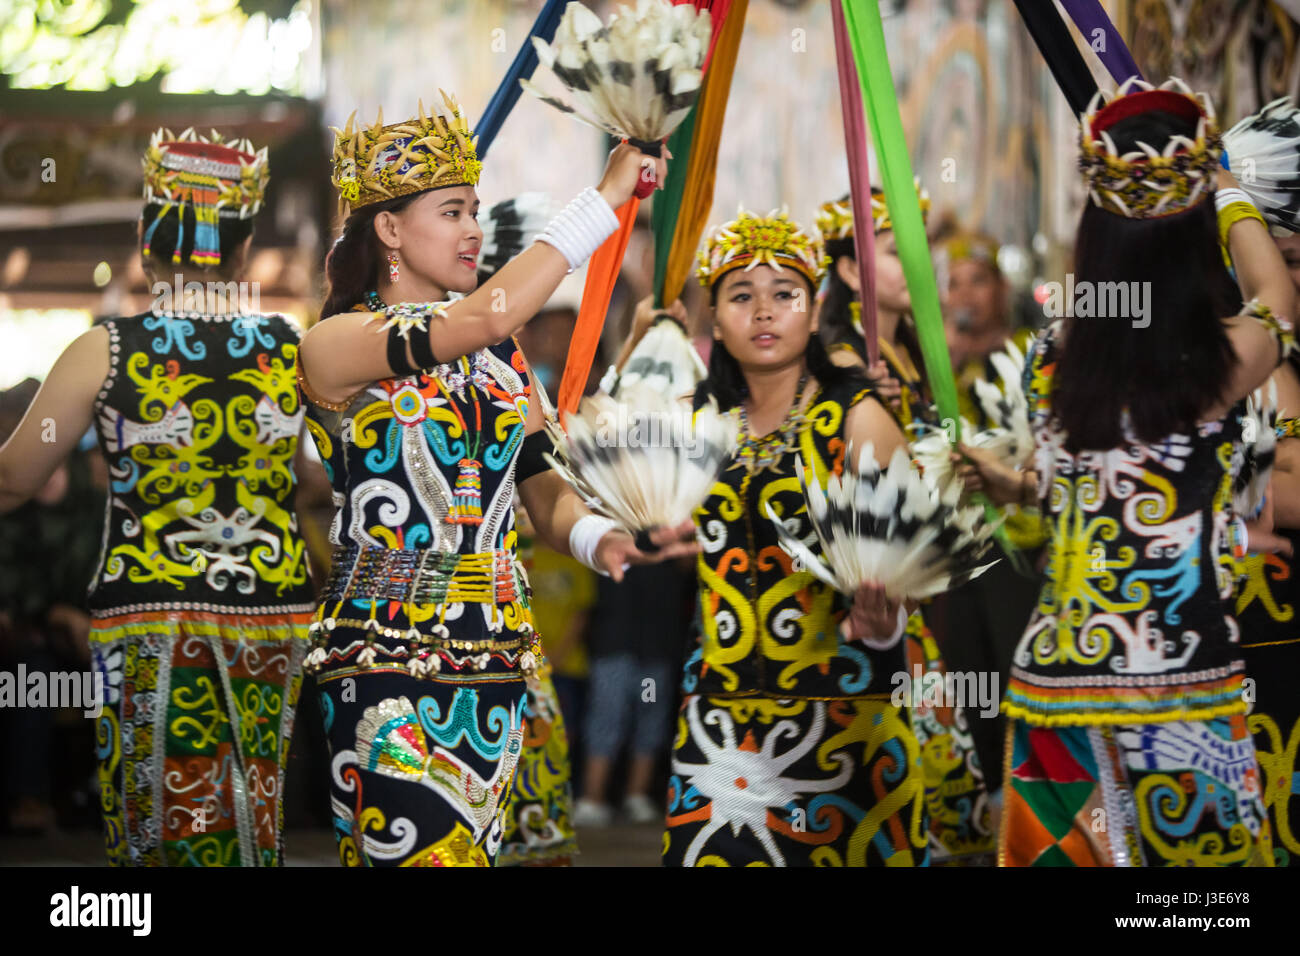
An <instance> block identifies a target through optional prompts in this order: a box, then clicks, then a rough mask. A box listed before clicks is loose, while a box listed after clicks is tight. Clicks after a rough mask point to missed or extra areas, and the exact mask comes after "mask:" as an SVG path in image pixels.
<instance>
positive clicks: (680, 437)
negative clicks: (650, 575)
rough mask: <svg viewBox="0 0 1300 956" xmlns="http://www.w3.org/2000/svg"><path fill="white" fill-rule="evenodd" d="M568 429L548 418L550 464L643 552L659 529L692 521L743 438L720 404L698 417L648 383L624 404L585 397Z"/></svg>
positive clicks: (625, 395) (629, 391)
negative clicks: (650, 535)
mask: <svg viewBox="0 0 1300 956" xmlns="http://www.w3.org/2000/svg"><path fill="white" fill-rule="evenodd" d="M564 426H565V427H564V428H561V427H560V426H559V423H558V422H556V421H554V420H550V419H548V421H547V430H548V431H549V433H550V436H551V441H552V442H553V443H554V445H555V454H554V455H547V456H546V460H547V461H548V462H549V463H550V465H551V466H552V467H553V468H554V469H555V470H556V471H557V472H559V474H560V476H561V477H563V478H564V480H565V481H567V482H568V483H569V484H570V485H572V486H573V488H574V489H575V490H576V491H577V492H578V493H579V494H580V495H582V496H583V497H584V498H585V499H586V500H587V502H588V504H589V505H590V506H591V507H592V508H593V509H594V510H597V511H600V512H601V513H603V514H605V515H608V516H609V517H610V518H613V519H614V520H615V521H616V522H618V523H619V524H620V525H621V526H622V527H623V528H624V529H625V530H626V531H628V532H629V533H630V534H632V535H634V536H636V537H637V540H638V545H639V546H641V547H642V548H643V549H644V548H645V547H646V546H647V535H648V533H649V532H650V531H651V530H652V529H654V528H660V527H677V526H678V525H680V524H682V523H683V522H684V521H688V520H690V518H691V515H692V514H693V513H694V512H695V509H696V508H698V507H699V506H700V505H701V504H703V502H704V500H705V499H706V498H707V497H708V495H709V490H710V489H711V488H712V487H713V484H714V482H716V481H717V479H718V475H719V473H720V472H721V471H722V469H723V467H724V466H725V465H726V463H727V462H728V461H729V460H730V459H731V457H732V455H733V454H735V451H736V444H737V435H738V431H739V426H738V424H737V420H736V416H735V413H734V412H728V413H726V414H723V413H720V412H719V411H718V407H717V403H716V402H710V404H708V405H706V406H704V407H703V408H701V409H700V410H699V411H697V412H695V413H694V415H692V413H691V407H690V405H689V404H687V403H685V402H681V401H678V400H677V399H676V398H675V397H673V396H671V395H667V394H665V393H663V392H660V391H658V390H657V389H655V388H651V387H649V386H647V385H646V384H645V383H641V384H637V385H634V386H631V387H628V388H625V389H622V390H621V391H620V397H619V398H618V399H613V398H610V397H609V396H608V395H604V394H601V393H599V392H598V393H597V394H595V395H594V396H591V397H588V398H584V399H583V400H582V403H581V404H580V405H579V406H578V411H577V413H576V414H572V413H570V414H567V415H565V417H564ZM650 547H653V546H650Z"/></svg>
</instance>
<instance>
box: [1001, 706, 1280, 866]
mask: <svg viewBox="0 0 1300 956" xmlns="http://www.w3.org/2000/svg"><path fill="white" fill-rule="evenodd" d="M1006 767H1007V771H1006V776H1005V777H1004V781H1005V782H1004V784H1003V812H1002V826H1001V830H1000V833H999V845H998V864H999V865H1000V866H1272V865H1273V852H1272V837H1271V833H1270V829H1269V824H1268V818H1267V817H1266V816H1265V813H1264V804H1263V801H1262V800H1261V788H1260V777H1259V766H1258V764H1257V763H1256V759H1255V747H1254V744H1253V743H1252V742H1251V737H1250V733H1249V731H1248V730H1247V728H1246V719H1245V717H1243V716H1240V715H1235V716H1232V717H1218V718H1215V719H1212V720H1204V721H1169V722H1164V723H1154V724H1108V725H1092V726H1084V727H1079V726H1076V727H1036V726H1031V725H1029V724H1027V723H1025V722H1024V721H1022V720H1012V721H1011V722H1010V725H1009V726H1008V728H1007V750H1006Z"/></svg>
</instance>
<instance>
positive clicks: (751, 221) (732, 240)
mask: <svg viewBox="0 0 1300 956" xmlns="http://www.w3.org/2000/svg"><path fill="white" fill-rule="evenodd" d="M829 263H830V258H829V257H828V256H827V255H826V253H825V251H824V249H823V246H822V239H821V235H820V234H819V233H818V232H817V230H816V229H814V230H813V232H812V234H811V235H809V234H808V233H806V232H804V231H803V229H802V228H801V227H800V226H799V224H798V223H797V222H793V221H792V220H791V219H790V217H789V216H788V215H787V214H786V210H785V209H781V210H776V209H773V210H772V211H771V212H770V213H768V214H767V215H766V216H756V215H754V214H753V213H751V212H746V211H745V209H744V207H743V206H742V207H741V208H740V209H739V211H738V213H737V218H735V219H734V220H732V221H731V222H729V223H727V224H725V225H722V226H718V227H717V228H716V229H714V231H713V233H712V234H711V235H710V236H709V238H708V239H707V240H706V241H705V243H704V248H703V249H701V250H700V255H699V267H698V268H697V269H696V270H695V274H696V275H697V276H699V278H700V282H701V283H702V284H703V285H704V286H705V287H706V288H711V287H712V286H713V285H714V283H716V282H717V281H718V280H719V279H721V278H722V276H723V275H724V274H725V273H727V272H730V271H731V270H732V269H735V268H738V267H739V266H744V267H745V269H746V270H748V269H752V268H754V267H755V266H757V265H769V266H771V267H772V268H774V269H777V270H780V269H781V268H782V267H784V266H789V267H790V268H792V269H794V270H795V271H796V272H798V273H799V274H800V275H802V276H804V277H805V278H807V280H808V281H809V282H811V283H812V285H813V287H814V288H816V286H817V283H818V282H820V281H821V278H822V276H823V275H825V273H826V266H827V265H828V264H829Z"/></svg>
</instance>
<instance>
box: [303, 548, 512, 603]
mask: <svg viewBox="0 0 1300 956" xmlns="http://www.w3.org/2000/svg"><path fill="white" fill-rule="evenodd" d="M524 592H525V587H524V581H523V575H522V573H521V571H520V570H519V567H518V564H517V562H516V560H515V556H514V553H513V552H510V551H485V552H482V553H478V554H452V553H448V552H446V551H430V550H424V551H409V550H401V549H397V548H370V547H362V546H360V545H356V544H349V545H342V546H340V547H337V548H335V549H334V556H333V560H332V562H331V570H330V576H329V579H328V580H327V581H326V582H325V588H324V590H323V591H322V593H321V597H322V599H323V600H333V601H339V600H344V599H347V600H355V599H365V598H372V599H374V600H377V601H398V602H400V603H402V604H461V603H464V604H512V603H514V602H516V601H519V600H520V598H521V596H522V595H523V594H524Z"/></svg>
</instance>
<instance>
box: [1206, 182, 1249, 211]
mask: <svg viewBox="0 0 1300 956" xmlns="http://www.w3.org/2000/svg"><path fill="white" fill-rule="evenodd" d="M1235 202H1244V203H1249V204H1250V205H1252V206H1253V205H1255V203H1254V202H1253V201H1252V200H1251V198H1250V195H1249V194H1248V193H1247V192H1246V190H1244V189H1238V188H1237V187H1236V186H1229V187H1228V188H1227V189H1219V190H1216V191H1215V193H1214V211H1215V212H1223V210H1224V209H1225V208H1227V207H1228V206H1231V205H1232V204H1233V203H1235Z"/></svg>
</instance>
